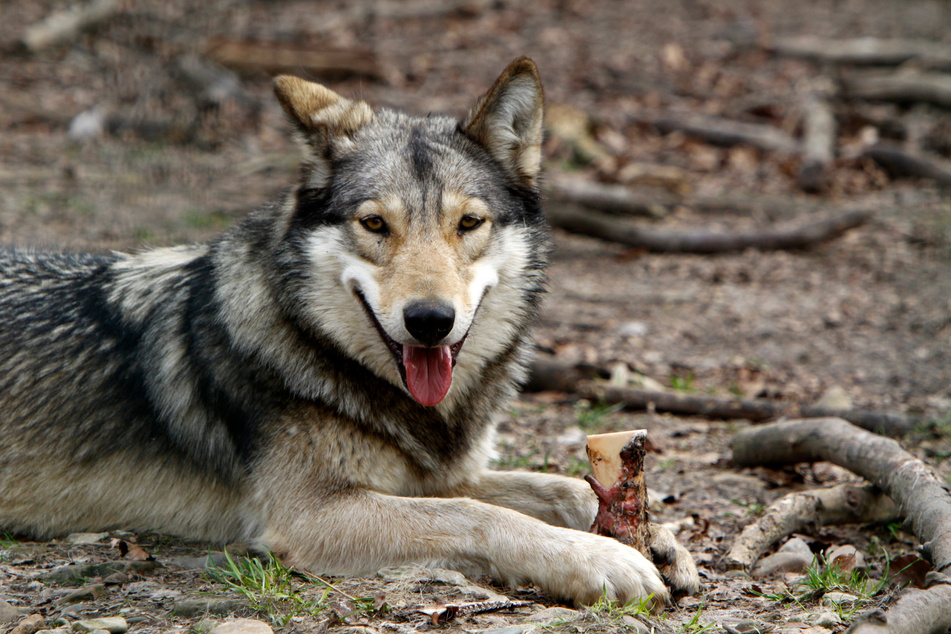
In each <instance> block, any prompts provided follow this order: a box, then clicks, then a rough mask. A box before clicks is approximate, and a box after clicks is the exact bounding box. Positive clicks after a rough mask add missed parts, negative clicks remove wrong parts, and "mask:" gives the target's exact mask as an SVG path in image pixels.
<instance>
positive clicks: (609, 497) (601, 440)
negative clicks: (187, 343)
mask: <svg viewBox="0 0 951 634" xmlns="http://www.w3.org/2000/svg"><path fill="white" fill-rule="evenodd" d="M646 440H647V430H644V429H639V430H635V431H623V432H616V433H612V434H594V435H591V436H588V447H587V450H588V460H590V461H591V470H592V472H593V475H589V476H585V480H587V482H588V484H590V485H591V488H592V490H594V494H595V495H596V496H597V498H598V513H597V515H596V516H595V518H594V523H593V524H592V525H591V532H592V533H596V534H598V535H604V536H606V537H613V538H615V539H617V540H618V541H620V542H623V543H625V544H627V545H628V546H631V547H633V548H636V549H637V550H639V551H640V552H641V553H642V554H643V555H644V556H645V557H647V558H648V559H652V558H653V557H652V554H651V552H650V544H651V537H650V516H649V513H648V499H647V483H646V482H645V480H644V456H645V454H646V450H645V449H644V443H645V441H646Z"/></svg>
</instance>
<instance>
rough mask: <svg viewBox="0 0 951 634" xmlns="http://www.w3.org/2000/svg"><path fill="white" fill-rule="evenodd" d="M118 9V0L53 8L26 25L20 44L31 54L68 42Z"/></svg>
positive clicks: (103, 0)
mask: <svg viewBox="0 0 951 634" xmlns="http://www.w3.org/2000/svg"><path fill="white" fill-rule="evenodd" d="M119 11H120V7H119V2H118V0H92V2H88V3H85V4H77V5H74V6H71V7H70V8H68V9H66V10H63V11H54V12H53V13H50V14H49V15H48V16H46V17H45V18H43V19H42V20H41V21H39V22H37V23H36V24H33V25H31V26H30V27H29V28H27V29H26V31H25V32H24V33H23V36H22V37H21V38H20V44H21V45H22V46H23V47H24V48H25V49H26V50H28V51H30V52H31V53H36V52H38V51H42V50H44V49H47V48H50V47H52V46H56V45H57V44H65V43H66V42H70V41H72V40H74V39H76V38H77V37H79V34H80V33H82V32H83V31H85V30H87V29H90V28H92V27H94V26H96V25H97V24H99V23H101V22H104V21H106V20H108V19H109V18H111V17H112V16H114V15H116V14H117V13H119Z"/></svg>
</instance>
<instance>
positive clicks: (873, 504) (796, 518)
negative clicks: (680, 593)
mask: <svg viewBox="0 0 951 634" xmlns="http://www.w3.org/2000/svg"><path fill="white" fill-rule="evenodd" d="M897 514H898V509H897V508H896V507H895V504H894V503H893V502H892V501H891V499H889V498H888V497H887V496H886V495H884V494H883V493H882V491H881V490H879V489H878V488H877V487H875V486H872V485H865V486H856V485H854V484H840V485H838V486H834V487H830V488H826V489H815V490H813V491H801V492H798V493H790V494H788V495H784V496H783V497H781V498H779V499H778V500H776V501H775V502H773V503H772V504H770V505H769V506H768V507H767V508H766V511H765V512H764V514H763V516H762V517H760V518H759V519H758V520H756V521H755V522H753V523H752V524H749V525H748V526H746V528H744V529H743V532H741V533H740V536H739V537H737V538H736V540H735V541H734V542H733V545H732V546H731V547H730V552H729V553H727V555H726V557H725V558H724V559H723V562H722V564H721V565H722V567H723V568H725V569H727V570H749V569H750V568H751V567H752V566H753V564H754V563H756V560H757V559H759V557H760V555H762V554H763V553H764V552H765V551H766V549H767V548H769V547H770V545H772V544H774V543H776V542H778V541H779V540H781V539H783V538H784V537H787V536H789V535H791V534H793V533H798V532H802V531H804V530H808V529H811V528H814V527H817V526H826V525H829V524H845V523H850V524H854V523H863V524H864V523H871V522H883V521H887V520H889V519H892V518H894V517H896V516H897Z"/></svg>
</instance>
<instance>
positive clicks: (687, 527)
mask: <svg viewBox="0 0 951 634" xmlns="http://www.w3.org/2000/svg"><path fill="white" fill-rule="evenodd" d="M522 55H527V56H530V57H532V58H533V59H534V60H535V61H536V62H537V64H538V66H539V69H540V72H541V75H542V80H543V82H544V85H545V89H546V96H547V118H546V134H547V140H546V144H545V160H546V178H545V184H544V195H545V200H546V209H547V211H548V213H549V214H550V218H551V220H552V222H553V224H554V225H555V226H556V228H555V233H554V240H555V251H554V253H553V256H552V267H551V278H552V283H551V287H552V291H551V297H550V298H549V299H548V301H547V303H546V308H545V310H544V313H543V315H542V320H541V323H540V325H539V328H538V330H537V340H538V343H539V349H540V352H541V353H542V356H541V359H542V361H543V362H544V363H547V364H548V365H547V366H546V368H547V369H548V370H550V372H548V374H545V373H544V372H541V371H537V372H536V375H535V377H534V380H533V383H532V385H531V389H532V390H533V391H532V393H530V394H526V395H524V396H523V398H522V400H521V401H520V402H519V403H518V404H517V406H516V408H515V409H514V410H513V412H512V416H511V418H510V420H506V421H503V424H502V426H501V428H500V431H501V433H500V436H499V439H500V451H501V455H500V459H499V461H498V463H497V464H498V466H503V467H519V468H529V469H536V470H543V471H558V472H562V473H569V474H572V475H577V474H579V473H581V472H583V470H584V469H585V464H584V453H583V452H584V450H583V446H584V445H583V442H584V440H583V439H584V434H585V433H589V432H594V431H609V430H611V429H625V428H627V429H629V428H636V427H646V428H648V429H650V430H651V439H652V442H653V443H654V444H653V449H652V454H651V455H650V456H649V457H648V465H649V469H650V470H651V471H652V473H651V478H652V479H651V483H652V486H654V487H657V488H658V489H660V490H661V492H662V494H661V495H660V496H659V499H662V500H663V504H662V505H661V506H662V508H661V509H660V510H657V509H654V510H652V513H655V517H658V518H660V519H662V520H663V519H664V518H665V514H666V516H667V519H671V518H674V519H678V521H680V520H683V518H684V517H686V520H684V522H682V523H681V524H678V526H679V527H680V528H682V529H683V532H682V534H681V539H682V540H684V541H685V542H689V544H690V547H691V551H692V552H693V554H694V555H695V556H696V557H697V559H698V562H699V563H700V564H701V567H702V568H704V570H705V573H704V574H705V582H709V583H713V582H712V579H713V578H714V577H715V576H716V575H715V574H714V573H713V572H712V570H713V567H714V566H713V565H714V563H715V562H716V561H717V560H718V558H719V557H720V556H722V554H723V551H724V549H725V547H724V545H725V544H727V543H729V542H730V541H731V539H732V538H733V537H735V535H736V533H737V532H738V530H739V527H740V526H741V525H742V524H743V523H744V522H745V519H744V518H746V519H748V517H747V516H744V515H743V513H746V512H747V511H749V509H752V508H758V509H759V510H760V511H761V510H762V507H763V504H764V503H767V502H768V501H769V500H770V499H772V498H774V497H775V495H776V493H775V492H773V489H774V487H776V486H783V485H789V484H801V483H803V482H806V483H813V484H814V483H827V482H838V481H843V480H847V479H849V477H850V476H848V474H845V472H844V471H842V470H841V469H839V470H838V471H836V470H835V469H834V468H833V469H832V470H830V469H829V468H826V469H825V470H824V471H823V470H821V469H818V468H817V469H813V470H810V471H808V472H806V471H805V470H800V471H798V472H796V473H795V474H793V475H790V473H784V474H778V473H777V472H768V471H767V472H758V474H757V477H749V475H740V474H736V473H731V472H730V471H729V469H728V468H726V467H725V466H724V465H725V464H727V460H728V457H729V450H728V449H727V443H728V440H729V438H730V437H731V435H732V432H733V431H735V429H736V426H737V425H741V424H745V421H748V420H751V419H754V418H755V414H754V413H751V412H750V411H747V412H745V413H736V414H735V415H719V416H709V415H704V414H703V413H702V412H694V413H693V414H694V415H693V416H685V414H687V412H675V414H678V416H670V415H669V414H666V413H664V411H663V408H658V407H657V406H656V400H657V399H656V398H655V399H654V401H649V402H648V403H646V409H647V411H646V413H637V414H633V413H630V412H624V413H621V412H618V411H617V409H618V408H617V407H613V406H610V405H607V404H603V403H601V402H600V401H599V398H598V395H597V393H595V394H594V395H591V394H588V395H587V398H579V396H578V392H579V384H578V383H577V381H578V379H579V378H584V377H587V378H590V377H601V378H603V379H607V380H609V381H610V385H613V386H615V387H623V388H628V389H637V390H641V391H648V392H652V393H654V394H661V395H668V396H669V395H673V396H675V397H679V396H691V397H698V398H705V399H712V400H713V401H716V402H720V403H723V402H727V403H735V402H737V401H738V400H746V401H749V402H752V403H754V404H756V405H757V406H762V407H765V408H767V409H769V408H772V410H771V411H772V412H773V416H767V417H766V418H771V417H772V418H775V417H777V416H780V417H781V416H796V415H798V414H799V413H801V412H802V411H805V410H804V408H808V407H815V408H819V410H822V408H825V410H824V411H829V410H834V411H837V412H850V411H851V412H857V413H862V412H865V413H872V414H894V415H895V416H896V418H895V420H897V421H898V422H899V423H900V424H902V425H905V427H904V429H905V431H908V430H913V431H914V432H915V433H916V434H917V435H916V436H915V437H914V442H913V443H912V444H913V446H914V447H915V451H916V452H917V454H918V455H919V456H920V457H923V458H925V459H926V460H928V461H929V464H931V465H932V466H934V467H935V468H936V469H937V470H938V472H939V473H940V474H941V477H943V478H947V477H948V472H949V471H951V466H949V464H948V461H947V458H948V457H949V456H951V443H949V440H948V438H949V430H951V202H949V196H948V191H949V188H951V3H949V2H947V1H946V0H932V1H928V0H907V1H899V0H799V1H797V2H785V1H778V0H777V1H759V2H757V1H753V0H679V1H671V0H644V1H639V2H631V1H621V0H532V1H531V2H529V1H527V0H525V1H519V0H447V1H444V2H437V1H434V0H404V1H401V0H374V1H371V0H354V1H350V2H345V1H338V2H323V1H313V0H309V1H306V2H305V1H294V0H271V1H265V0H257V1H255V0H208V1H204V2H187V1H185V0H137V1H135V2H133V1H132V0H42V1H40V0H29V1H27V0H4V1H3V2H2V4H0V242H2V243H3V244H5V245H15V246H20V247H26V248H31V249H67V250H94V251H104V250H125V249H137V248H142V247H146V246H153V245H168V244H174V243H178V242H190V241H199V240H205V239H209V238H211V237H212V236H214V235H215V234H217V233H220V232H222V231H224V230H227V228H228V227H231V226H233V225H235V224H236V223H238V222H240V221H241V219H242V218H243V217H245V216H246V215H247V214H248V213H249V212H250V211H251V210H252V209H254V208H255V207H256V206H258V205H260V204H261V203H263V202H265V201H267V200H269V199H272V198H273V197H275V196H277V195H279V193H280V192H282V191H283V190H284V189H285V188H287V187H288V186H290V185H291V183H292V182H293V179H294V177H295V174H296V170H297V149H296V147H295V144H294V142H293V140H292V139H291V137H290V134H289V133H290V126H289V125H288V124H287V123H286V122H285V120H284V117H283V116H282V113H281V111H280V108H279V107H278V105H277V103H276V101H275V99H274V98H273V96H272V94H271V87H270V80H271V77H272V76H273V75H274V74H276V73H279V72H284V73H293V74H297V75H300V76H302V77H306V78H309V79H313V80H315V81H320V82H323V83H326V84H327V85H329V86H330V87H332V88H333V89H334V90H336V91H338V92H340V93H341V94H344V95H347V96H351V97H356V98H361V99H365V100H367V101H369V102H370V103H371V104H372V105H374V107H390V108H400V109H405V110H408V111H411V112H414V113H419V114H425V113H429V112H439V113H447V114H451V115H455V116H463V115H464V114H465V113H466V111H467V109H468V107H469V106H470V104H472V103H473V101H474V100H475V98H476V97H477V96H478V95H480V94H481V93H482V92H483V91H484V90H486V89H487V88H488V87H489V86H490V85H491V83H492V81H493V80H494V79H495V78H496V77H497V75H498V74H499V73H500V72H501V70H502V69H503V68H504V67H505V66H506V65H507V64H508V63H509V62H510V61H511V60H512V59H514V58H516V57H518V56H522ZM602 385H604V384H602ZM599 389H600V388H599ZM582 396H585V395H584V394H582ZM813 411H818V410H813ZM724 418H725V419H726V421H725V422H724V421H723V420H719V419H724ZM893 431H894V430H893ZM764 473H765V475H764ZM664 504H666V507H665V506H664ZM665 508H666V510H665ZM724 509H727V510H729V509H733V510H737V509H746V511H743V512H741V513H740V515H739V516H736V515H734V514H731V513H729V512H725V511H724ZM738 512H739V511H738ZM752 512H753V511H749V513H752ZM896 526H897V525H896ZM889 530H891V532H887V531H885V530H884V529H881V528H879V529H875V530H872V531H859V532H854V531H853V532H845V531H841V530H840V531H838V532H837V533H835V534H834V535H832V536H831V537H830V533H828V531H827V532H826V533H825V537H826V541H825V542H824V543H825V544H826V545H827V544H829V543H842V542H848V543H853V544H856V545H858V546H861V547H863V548H864V547H866V546H868V547H869V548H871V546H870V545H869V544H870V543H871V542H870V540H871V541H874V540H879V542H876V543H888V544H890V548H892V549H893V550H894V552H900V551H908V550H910V549H911V548H912V545H911V544H910V542H908V541H907V539H906V538H903V537H901V536H900V535H899V531H898V530H897V528H894V527H893V529H889ZM812 546H813V550H814V551H818V550H821V548H824V547H825V546H822V545H819V546H817V545H815V544H813V545H812ZM717 583H718V584H720V585H717V586H708V588H709V595H707V598H705V599H703V601H704V602H705V601H708V600H709V601H710V602H711V603H709V604H707V603H703V602H699V601H700V600H699V599H695V600H694V603H693V604H692V605H694V606H697V605H700V609H703V606H704V605H709V606H710V609H711V610H713V611H714V612H713V613H714V614H726V615H732V616H730V618H734V617H735V618H734V620H735V619H737V618H740V617H743V618H745V616H743V615H744V614H747V613H751V611H752V612H756V613H760V612H758V611H761V612H762V613H763V614H766V613H769V611H770V610H773V609H775V605H772V604H767V603H764V602H763V601H762V600H759V601H760V602H759V603H757V601H758V600H757V599H755V598H751V597H752V596H753V595H751V594H749V593H747V592H746V591H745V590H742V591H741V590H740V589H739V586H737V585H734V586H730V585H729V582H728V581H727V580H726V579H725V578H723V577H721V578H718V581H717ZM741 598H742V600H741ZM688 601H690V600H688ZM698 602H699V603H698ZM687 605H690V604H689V603H688V604H687ZM764 606H765V607H764ZM788 607H790V609H793V611H795V609H796V606H788ZM800 607H801V606H800ZM811 609H812V608H810V610H811ZM716 610H719V611H720V612H716ZM737 610H739V612H737ZM738 615H739V616H738ZM688 618H689V615H688ZM711 618H713V617H711ZM803 618H805V617H803ZM683 620H684V621H686V620H687V619H686V618H685V619H683ZM685 631H686V630H685ZM690 631H694V630H690ZM734 631H736V630H734ZM747 631H752V630H747ZM757 631H765V630H757ZM783 631H786V630H783ZM797 631H798V630H797Z"/></svg>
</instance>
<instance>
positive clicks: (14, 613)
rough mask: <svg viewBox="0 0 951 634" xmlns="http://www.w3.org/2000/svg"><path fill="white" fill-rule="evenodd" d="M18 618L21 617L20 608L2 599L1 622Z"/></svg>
mask: <svg viewBox="0 0 951 634" xmlns="http://www.w3.org/2000/svg"><path fill="white" fill-rule="evenodd" d="M18 618H20V612H19V610H17V609H16V608H15V607H13V606H12V605H10V604H9V603H7V602H6V601H4V600H3V599H0V623H12V622H13V621H16V620H17V619H18Z"/></svg>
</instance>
